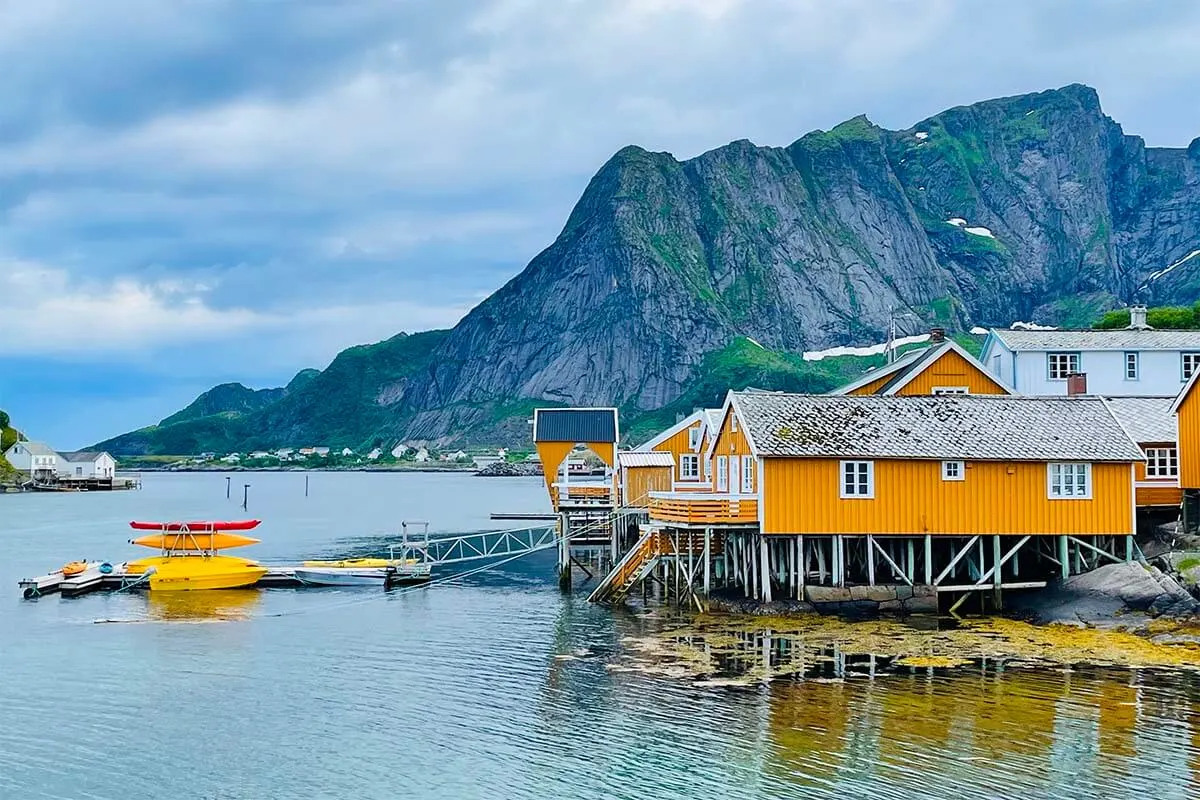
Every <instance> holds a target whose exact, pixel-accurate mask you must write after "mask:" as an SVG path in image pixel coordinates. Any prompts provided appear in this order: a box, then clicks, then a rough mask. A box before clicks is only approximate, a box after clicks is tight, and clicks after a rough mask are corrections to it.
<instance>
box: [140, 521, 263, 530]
mask: <svg viewBox="0 0 1200 800" xmlns="http://www.w3.org/2000/svg"><path fill="white" fill-rule="evenodd" d="M261 524H262V520H258V519H243V520H239V521H236V522H131V523H129V527H131V528H133V529H134V530H136V531H183V530H186V531H190V532H192V533H203V532H207V531H249V530H253V529H254V528H257V527H258V526H259V525H261Z"/></svg>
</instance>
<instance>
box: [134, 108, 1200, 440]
mask: <svg viewBox="0 0 1200 800" xmlns="http://www.w3.org/2000/svg"><path fill="white" fill-rule="evenodd" d="M1196 251H1200V139H1197V140H1196V141H1194V142H1192V144H1191V145H1190V146H1189V147H1188V148H1187V149H1170V148H1149V147H1146V146H1145V144H1144V142H1143V141H1142V140H1141V139H1140V138H1138V137H1136V136H1128V135H1125V134H1124V133H1123V131H1122V129H1121V127H1120V126H1119V125H1118V124H1117V123H1116V122H1114V121H1113V120H1111V119H1110V118H1108V117H1107V116H1105V114H1104V113H1103V111H1102V110H1101V107H1100V101H1099V98H1098V96H1097V94H1096V92H1095V91H1094V90H1093V89H1090V88H1088V87H1085V86H1078V85H1073V86H1067V87H1064V88H1062V89H1057V90H1053V91H1048V92H1042V93H1039V94H1031V95H1023V96H1019V97H1011V98H1004V99H999V100H989V101H986V102H982V103H978V104H975V105H971V106H964V107H960V108H953V109H950V110H948V111H945V112H943V113H941V114H938V115H936V116H934V117H931V118H929V119H926V120H923V121H921V122H919V123H918V124H916V125H914V126H912V127H911V128H909V129H907V130H903V131H890V130H885V129H883V128H880V127H878V126H876V125H874V124H873V123H871V122H870V120H869V119H867V118H866V117H857V118H855V119H852V120H849V121H847V122H845V123H842V124H841V125H838V126H837V127H835V128H834V129H832V130H830V131H814V132H812V133H809V134H807V135H805V136H803V137H802V138H800V139H799V140H797V141H796V142H794V143H792V144H791V145H789V146H788V147H784V148H778V147H759V146H756V145H754V144H752V143H750V142H748V141H738V142H733V143H731V144H729V145H726V146H724V147H720V148H718V149H716V150H712V151H710V152H707V153H704V154H702V155H700V156H697V157H696V158H693V159H690V160H687V161H679V160H677V159H675V158H674V157H673V156H671V155H670V154H668V153H652V152H648V151H646V150H643V149H641V148H637V147H626V148H624V149H623V150H621V151H619V152H618V153H617V154H616V155H614V156H613V157H612V158H611V159H610V160H609V161H608V163H606V164H605V165H604V166H603V167H602V168H601V169H600V171H599V172H598V173H597V174H596V176H595V177H594V178H593V179H592V181H591V182H590V184H589V185H588V187H587V189H586V190H585V192H584V194H583V196H582V198H581V199H580V200H579V202H578V204H577V205H576V207H575V209H574V210H573V211H572V212H571V215H570V217H569V218H568V220H567V223H566V225H565V227H564V228H563V231H562V233H561V234H560V235H559V237H558V238H557V239H556V240H555V242H554V243H553V244H551V245H550V247H548V248H547V249H546V250H544V251H543V252H542V253H540V254H539V255H538V256H537V257H535V258H534V259H533V261H532V262H531V263H530V264H529V265H528V266H527V267H526V268H525V270H524V271H523V272H521V274H519V275H518V276H517V277H515V278H514V279H513V280H512V281H510V282H509V283H508V284H507V285H505V286H504V287H503V288H501V289H500V290H499V291H497V292H496V293H495V294H493V295H492V296H491V297H489V298H488V299H487V300H485V301H484V302H482V303H481V304H480V305H479V306H478V307H476V308H475V309H474V310H473V311H472V312H471V313H470V314H469V315H467V317H465V318H464V319H463V320H462V321H461V322H460V323H459V324H458V325H457V326H456V327H455V328H454V329H453V330H451V331H449V332H438V333H436V334H424V335H423V336H425V337H426V338H424V339H421V340H420V341H419V344H420V345H421V346H420V347H411V346H409V345H406V346H405V348H403V349H404V350H405V352H404V353H403V354H401V355H399V356H396V357H398V358H399V359H400V362H402V367H400V368H399V369H397V365H396V362H395V361H393V360H392V359H393V356H392V355H391V349H390V348H389V347H388V343H386V342H385V343H381V344H380V345H373V346H371V347H374V348H382V350H379V351H374V350H370V349H369V348H367V349H364V348H352V350H351V351H347V353H357V355H354V356H353V357H352V358H350V359H349V360H348V361H347V366H348V367H350V368H351V372H352V374H353V379H352V381H351V383H352V385H353V386H354V387H355V390H354V392H345V393H340V394H338V395H337V400H336V402H337V403H338V405H337V406H336V408H335V409H333V410H331V403H332V402H333V401H332V400H330V399H329V398H328V396H327V395H322V394H320V389H319V385H320V384H322V381H321V380H320V379H317V380H314V381H313V383H312V384H310V386H309V387H307V388H305V389H304V390H302V391H299V392H296V393H295V394H293V395H290V396H289V397H288V398H286V399H285V400H283V401H280V402H279V403H278V404H274V405H272V406H270V407H268V408H266V409H263V410H262V411H259V412H255V413H253V414H251V415H249V416H248V417H247V418H245V420H243V422H246V423H250V426H249V428H247V429H243V430H242V431H241V432H239V433H238V434H237V435H236V436H235V437H234V438H235V439H238V440H239V441H254V442H262V443H267V442H270V443H275V442H279V443H281V444H288V443H299V442H300V441H302V440H303V441H316V440H321V441H323V442H326V443H328V444H331V445H332V444H342V443H343V442H345V443H348V444H352V445H353V444H361V443H362V442H363V441H364V440H366V439H370V438H372V437H376V438H380V437H381V438H399V439H406V440H435V441H436V440H445V439H470V438H476V439H479V438H483V439H486V440H490V441H504V440H506V439H512V438H515V439H521V440H523V439H525V438H527V436H528V431H527V428H526V426H525V425H524V423H523V421H521V420H522V419H523V415H524V414H525V413H526V412H527V409H528V408H529V407H531V406H533V405H537V404H538V403H581V404H589V405H594V404H614V405H618V406H620V407H622V408H623V409H625V411H626V413H627V414H629V413H632V414H635V415H636V414H639V413H645V412H648V411H652V410H654V409H659V408H662V407H664V406H667V405H669V404H671V403H672V402H673V401H675V400H677V399H678V398H680V397H681V396H684V395H685V394H686V393H687V392H688V388H689V387H690V386H692V385H693V384H695V382H696V381H697V380H701V379H702V377H703V376H701V375H700V374H699V372H700V369H701V365H702V364H703V363H704V359H705V358H706V356H709V355H710V354H712V353H714V352H718V351H721V350H722V349H723V348H727V347H729V345H730V344H731V342H733V341H734V340H735V339H736V338H737V337H739V336H740V337H747V338H748V339H749V340H751V341H753V342H755V343H756V344H761V345H762V346H763V348H764V349H766V350H769V351H776V352H780V353H796V352H799V351H804V350H811V349H817V348H823V347H828V346H833V345H840V344H861V343H866V342H872V341H880V340H881V339H882V337H883V335H884V331H885V328H886V326H887V321H888V318H889V309H895V311H896V312H897V313H899V314H901V315H903V316H902V320H904V325H906V326H908V327H910V328H924V327H925V326H927V325H929V324H931V323H937V324H941V325H946V326H949V327H951V328H956V329H962V328H965V327H967V326H970V325H992V324H1000V325H1006V324H1008V323H1010V322H1012V321H1014V320H1019V319H1030V318H1036V319H1037V320H1038V321H1040V322H1045V323H1060V324H1081V323H1086V322H1087V321H1090V320H1091V319H1092V318H1093V317H1094V316H1095V314H1096V313H1097V312H1099V311H1102V310H1105V309H1108V308H1112V307H1114V306H1116V305H1118V304H1120V303H1122V302H1128V301H1130V300H1132V299H1135V298H1137V299H1142V300H1145V301H1149V302H1158V303H1163V302H1176V301H1179V302H1182V301H1187V302H1190V301H1192V300H1194V299H1195V298H1196V296H1197V295H1198V294H1200V252H1196ZM409 338H410V339H414V340H416V339H418V337H415V336H414V337H409ZM392 341H393V342H394V341H395V340H392ZM345 355H347V354H346V353H344V354H343V356H345ZM376 358H378V359H379V360H380V363H381V364H382V366H377V363H376ZM341 359H342V356H339V360H341ZM337 363H338V361H335V362H334V364H335V365H336V364H337ZM332 369H333V365H331V367H330V370H332ZM328 373H329V370H327V371H326V373H325V374H328ZM322 377H324V375H323V376H322ZM205 419H209V418H208V417H202V418H200V420H193V421H192V423H190V424H197V423H199V422H201V421H203V420H205ZM239 437H240V438H239ZM148 446H156V447H157V446H158V445H148ZM160 452H161V451H160Z"/></svg>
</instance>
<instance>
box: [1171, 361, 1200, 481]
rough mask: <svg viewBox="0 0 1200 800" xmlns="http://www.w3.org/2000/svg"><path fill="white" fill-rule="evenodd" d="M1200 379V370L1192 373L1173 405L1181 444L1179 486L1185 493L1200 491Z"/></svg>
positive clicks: (1178, 438)
mask: <svg viewBox="0 0 1200 800" xmlns="http://www.w3.org/2000/svg"><path fill="white" fill-rule="evenodd" d="M1198 377H1200V370H1196V371H1195V372H1193V373H1192V377H1191V379H1190V380H1188V382H1187V383H1186V384H1185V385H1184V387H1183V389H1182V390H1181V391H1180V392H1179V396H1178V397H1176V398H1175V401H1174V402H1173V403H1172V404H1171V413H1172V414H1174V415H1175V421H1176V426H1177V441H1178V443H1179V485H1180V487H1181V488H1182V489H1184V490H1185V491H1198V490H1200V392H1197V391H1196V380H1197V378H1198Z"/></svg>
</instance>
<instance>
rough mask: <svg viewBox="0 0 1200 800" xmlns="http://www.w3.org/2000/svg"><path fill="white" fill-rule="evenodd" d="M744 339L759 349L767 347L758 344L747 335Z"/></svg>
mask: <svg viewBox="0 0 1200 800" xmlns="http://www.w3.org/2000/svg"><path fill="white" fill-rule="evenodd" d="M746 341H747V342H749V343H750V344H752V345H754V346H755V347H757V348H758V349H759V350H766V349H767V348H765V347H763V346H762V345H761V344H759V342H758V340H757V339H751V338H750V337H749V336H747V337H746Z"/></svg>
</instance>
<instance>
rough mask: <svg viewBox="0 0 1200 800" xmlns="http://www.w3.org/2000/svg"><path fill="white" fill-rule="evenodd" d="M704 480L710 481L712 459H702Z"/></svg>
mask: <svg viewBox="0 0 1200 800" xmlns="http://www.w3.org/2000/svg"><path fill="white" fill-rule="evenodd" d="M704 480H706V481H712V459H711V458H706V459H704Z"/></svg>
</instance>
